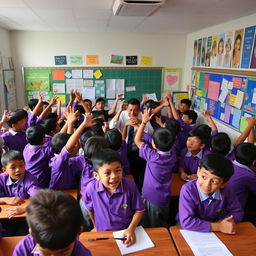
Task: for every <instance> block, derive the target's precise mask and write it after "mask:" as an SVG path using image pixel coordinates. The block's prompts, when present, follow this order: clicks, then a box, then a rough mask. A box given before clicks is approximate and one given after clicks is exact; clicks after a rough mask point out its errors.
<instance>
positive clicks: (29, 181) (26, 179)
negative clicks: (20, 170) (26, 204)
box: [0, 171, 39, 199]
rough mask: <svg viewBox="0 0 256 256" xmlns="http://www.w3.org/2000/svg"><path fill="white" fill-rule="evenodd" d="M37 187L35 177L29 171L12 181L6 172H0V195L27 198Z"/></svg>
mask: <svg viewBox="0 0 256 256" xmlns="http://www.w3.org/2000/svg"><path fill="white" fill-rule="evenodd" d="M38 189H39V187H38V183H37V180H36V177H34V176H33V175H31V174H30V173H29V172H27V171H26V172H25V173H24V175H23V176H22V177H21V178H20V179H19V180H17V181H16V182H13V181H12V180H11V178H10V176H9V175H8V174H7V173H1V174H0V197H19V198H22V199H27V198H29V197H31V196H33V195H34V194H35V193H36V192H37V190H38Z"/></svg>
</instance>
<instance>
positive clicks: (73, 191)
mask: <svg viewBox="0 0 256 256" xmlns="http://www.w3.org/2000/svg"><path fill="white" fill-rule="evenodd" d="M61 191H62V192H65V193H67V194H69V195H71V196H72V197H74V198H75V199H76V200H77V196H78V190H77V189H65V190H61Z"/></svg>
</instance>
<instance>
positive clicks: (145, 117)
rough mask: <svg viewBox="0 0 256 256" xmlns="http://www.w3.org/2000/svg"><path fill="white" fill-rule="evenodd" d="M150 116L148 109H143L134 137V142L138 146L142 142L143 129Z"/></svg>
mask: <svg viewBox="0 0 256 256" xmlns="http://www.w3.org/2000/svg"><path fill="white" fill-rule="evenodd" d="M152 116H153V114H152V115H150V109H145V110H144V113H143V114H142V122H141V124H140V126H139V128H138V130H137V132H136V135H135V138H134V142H135V144H136V146H137V147H138V148H140V147H141V146H142V144H143V140H142V135H143V131H144V128H145V126H146V125H147V122H148V121H149V120H150V119H151V117H152Z"/></svg>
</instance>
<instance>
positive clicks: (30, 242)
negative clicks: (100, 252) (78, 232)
mask: <svg viewBox="0 0 256 256" xmlns="http://www.w3.org/2000/svg"><path fill="white" fill-rule="evenodd" d="M25 255H26V256H39V255H40V254H39V251H38V249H37V248H36V241H35V239H34V238H33V237H32V236H31V235H26V236H25V237H24V238H23V239H22V240H21V241H20V242H19V243H18V244H17V245H16V247H15V249H14V252H13V256H25ZM71 256H91V253H90V251H89V250H88V249H87V248H86V247H84V246H83V244H82V243H81V242H79V241H78V240H77V239H76V240H75V245H74V249H73V251H72V254H71Z"/></svg>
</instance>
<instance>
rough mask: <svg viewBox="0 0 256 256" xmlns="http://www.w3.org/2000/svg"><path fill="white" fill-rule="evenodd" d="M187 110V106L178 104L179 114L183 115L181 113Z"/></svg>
mask: <svg viewBox="0 0 256 256" xmlns="http://www.w3.org/2000/svg"><path fill="white" fill-rule="evenodd" d="M187 110H189V106H188V105H187V104H185V103H180V104H179V111H180V112H181V113H183V112H185V111H187Z"/></svg>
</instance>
